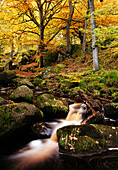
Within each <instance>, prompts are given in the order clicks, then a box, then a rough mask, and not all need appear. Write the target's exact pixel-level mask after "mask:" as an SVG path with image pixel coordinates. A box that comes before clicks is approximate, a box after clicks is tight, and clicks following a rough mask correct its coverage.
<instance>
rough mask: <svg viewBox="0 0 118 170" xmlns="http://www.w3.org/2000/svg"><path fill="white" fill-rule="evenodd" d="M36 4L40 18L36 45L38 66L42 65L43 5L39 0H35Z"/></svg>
mask: <svg viewBox="0 0 118 170" xmlns="http://www.w3.org/2000/svg"><path fill="white" fill-rule="evenodd" d="M37 6H38V8H39V19H40V27H39V29H40V42H39V45H38V54H39V57H40V58H39V67H40V68H41V67H43V51H44V19H43V7H42V4H41V0H37Z"/></svg>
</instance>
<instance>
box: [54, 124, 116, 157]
mask: <svg viewBox="0 0 118 170" xmlns="http://www.w3.org/2000/svg"><path fill="white" fill-rule="evenodd" d="M57 137H58V142H59V150H60V152H62V153H66V154H71V155H87V154H93V153H98V152H101V151H102V150H104V149H106V148H110V147H118V127H112V126H105V125H97V124H91V125H79V126H75V125H73V126H66V127H63V128H61V129H58V130H57Z"/></svg>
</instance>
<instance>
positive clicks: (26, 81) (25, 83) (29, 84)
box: [18, 79, 34, 89]
mask: <svg viewBox="0 0 118 170" xmlns="http://www.w3.org/2000/svg"><path fill="white" fill-rule="evenodd" d="M22 85H26V86H27V87H29V88H31V89H33V88H34V85H33V84H32V83H31V82H30V81H29V80H28V79H22V80H20V81H19V82H18V86H22Z"/></svg>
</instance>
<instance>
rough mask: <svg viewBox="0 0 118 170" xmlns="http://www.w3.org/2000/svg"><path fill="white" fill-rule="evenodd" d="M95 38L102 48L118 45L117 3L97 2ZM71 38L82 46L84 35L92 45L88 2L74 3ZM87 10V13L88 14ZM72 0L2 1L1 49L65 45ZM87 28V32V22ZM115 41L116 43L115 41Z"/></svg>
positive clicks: (107, 0) (78, 1) (0, 5)
mask: <svg viewBox="0 0 118 170" xmlns="http://www.w3.org/2000/svg"><path fill="white" fill-rule="evenodd" d="M94 6H95V11H94V16H95V20H96V28H95V30H94V31H95V35H96V36H97V44H98V45H99V46H106V45H109V41H110V40H112V43H116V42H117V40H116V39H117V38H118V36H117V35H118V34H117V33H118V19H117V17H118V12H117V11H118V1H117V0H94ZM71 8H73V13H72V15H71V22H70V23H69V36H70V40H71V43H77V44H79V43H80V44H82V43H83V35H84V34H85V33H86V41H87V42H88V43H90V42H91V39H92V33H91V30H90V28H91V25H90V13H89V7H88V0H72V1H71ZM87 11H88V12H87ZM69 14H70V1H69V0H59V1H58V0H32V1H31V0H25V1H24V0H19V1H17V0H2V1H1V2H0V24H1V26H0V48H1V51H2V50H3V51H4V50H5V49H7V50H8V49H9V51H10V50H11V48H12V50H16V51H19V50H21V49H22V48H24V49H25V48H27V47H28V48H30V47H35V48H37V46H38V45H39V46H40V44H42V45H44V44H45V45H46V46H49V45H51V44H52V45H53V46H54V45H55V46H58V45H66V36H67V29H66V28H67V23H68V21H69V20H68V19H69ZM86 19H87V28H86V29H85V20H86ZM113 41H114V42H113Z"/></svg>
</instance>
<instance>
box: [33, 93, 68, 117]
mask: <svg viewBox="0 0 118 170" xmlns="http://www.w3.org/2000/svg"><path fill="white" fill-rule="evenodd" d="M35 105H36V106H37V107H38V108H40V109H41V110H42V111H43V113H44V117H45V118H46V119H47V118H48V119H52V118H65V117H66V115H67V112H68V106H67V105H65V104H64V103H63V101H62V100H60V99H58V98H57V97H54V96H53V95H52V94H47V93H44V94H42V95H40V96H38V97H37V98H36V100H35Z"/></svg>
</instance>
